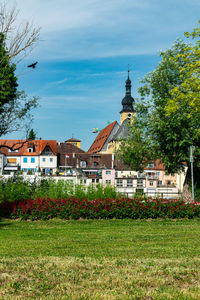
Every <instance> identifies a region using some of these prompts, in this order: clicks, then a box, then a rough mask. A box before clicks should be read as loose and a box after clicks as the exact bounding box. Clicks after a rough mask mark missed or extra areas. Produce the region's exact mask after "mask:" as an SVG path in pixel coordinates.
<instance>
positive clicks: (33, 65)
mask: <svg viewBox="0 0 200 300" xmlns="http://www.w3.org/2000/svg"><path fill="white" fill-rule="evenodd" d="M37 63H38V62H37V61H36V62H35V63H33V64H31V65H28V68H33V69H35V67H36V65H37Z"/></svg>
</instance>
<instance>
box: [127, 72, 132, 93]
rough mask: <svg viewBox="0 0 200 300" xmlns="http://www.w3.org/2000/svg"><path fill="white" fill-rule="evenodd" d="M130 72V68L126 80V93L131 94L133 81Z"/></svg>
mask: <svg viewBox="0 0 200 300" xmlns="http://www.w3.org/2000/svg"><path fill="white" fill-rule="evenodd" d="M129 72H130V70H129V69H128V78H127V80H126V95H128V96H131V81H130V78H129Z"/></svg>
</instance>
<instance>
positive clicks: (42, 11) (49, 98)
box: [0, 0, 200, 151]
mask: <svg viewBox="0 0 200 300" xmlns="http://www.w3.org/2000/svg"><path fill="white" fill-rule="evenodd" d="M2 1H3V0H0V2H2ZM9 5H10V6H12V5H16V6H17V8H18V9H19V15H18V20H17V22H18V25H19V24H21V23H22V24H23V22H25V21H27V20H28V21H30V22H32V23H33V24H34V26H36V27H41V33H40V41H39V43H37V45H36V46H35V48H34V49H33V51H32V52H31V53H30V54H29V55H28V56H27V57H26V58H25V59H24V60H23V61H21V62H20V63H19V64H18V65H17V71H16V75H17V77H18V83H19V89H20V90H24V91H25V92H26V94H27V95H28V96H38V97H39V107H38V108H37V109H36V110H34V111H33V115H34V121H33V124H32V127H33V128H34V130H35V131H36V133H37V136H38V138H40V137H41V138H42V139H56V140H57V141H60V142H64V141H65V140H67V139H69V138H71V137H74V138H77V139H80V140H81V148H82V149H83V150H86V151H87V150H88V149H89V147H90V146H91V144H92V142H93V140H94V139H95V137H96V135H95V134H94V133H92V130H93V128H94V127H97V128H99V129H102V128H104V127H105V126H106V125H107V124H108V122H112V121H115V120H117V121H118V122H119V117H120V115H119V112H120V110H121V100H122V98H123V97H124V94H125V81H126V79H127V70H128V68H130V78H131V81H132V96H133V98H135V99H138V98H139V95H138V92H137V89H138V87H139V86H140V85H141V83H140V81H141V80H142V78H143V77H144V76H145V75H146V74H147V73H148V72H151V71H153V70H154V69H155V67H156V66H157V64H158V63H159V60H160V58H159V51H161V50H165V49H167V48H169V47H171V45H172V44H173V42H174V41H175V39H176V38H181V39H184V32H185V31H191V30H192V29H193V28H195V27H196V26H197V23H198V20H199V19H200V1H199V0H162V1H161V0H73V1H69V0H9ZM35 61H38V64H37V66H36V68H35V69H28V68H27V65H29V64H31V63H33V62H35ZM23 134H24V133H23V132H19V133H12V134H10V135H7V136H5V137H3V138H23V137H24V136H23Z"/></svg>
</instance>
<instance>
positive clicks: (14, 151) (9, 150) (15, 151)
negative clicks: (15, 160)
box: [8, 149, 19, 153]
mask: <svg viewBox="0 0 200 300" xmlns="http://www.w3.org/2000/svg"><path fill="white" fill-rule="evenodd" d="M18 151H19V150H15V149H8V152H10V153H17V152H18Z"/></svg>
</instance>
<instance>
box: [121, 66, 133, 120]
mask: <svg viewBox="0 0 200 300" xmlns="http://www.w3.org/2000/svg"><path fill="white" fill-rule="evenodd" d="M129 73H130V70H129V69H128V78H127V80H126V84H125V89H126V90H125V97H124V98H123V99H122V110H121V111H120V124H122V123H123V121H124V120H125V119H127V118H128V119H130V118H131V116H132V114H134V113H135V110H134V108H133V102H134V99H133V97H132V96H131V80H130V78H129Z"/></svg>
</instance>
